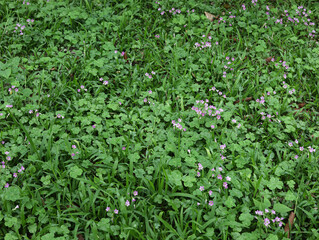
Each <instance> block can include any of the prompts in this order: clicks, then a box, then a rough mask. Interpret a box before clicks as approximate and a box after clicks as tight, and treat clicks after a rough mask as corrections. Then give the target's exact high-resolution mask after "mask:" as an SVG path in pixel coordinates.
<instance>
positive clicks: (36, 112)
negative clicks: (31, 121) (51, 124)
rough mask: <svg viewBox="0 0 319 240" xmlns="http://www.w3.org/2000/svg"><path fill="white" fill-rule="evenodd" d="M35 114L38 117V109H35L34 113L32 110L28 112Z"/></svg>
mask: <svg viewBox="0 0 319 240" xmlns="http://www.w3.org/2000/svg"><path fill="white" fill-rule="evenodd" d="M33 113H35V116H37V117H39V116H40V114H41V113H39V112H38V109H35V110H34V111H33V110H32V109H30V110H29V114H33Z"/></svg>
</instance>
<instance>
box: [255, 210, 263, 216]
mask: <svg viewBox="0 0 319 240" xmlns="http://www.w3.org/2000/svg"><path fill="white" fill-rule="evenodd" d="M255 213H256V214H257V215H260V216H262V215H264V213H263V211H260V210H257V211H256V212H255Z"/></svg>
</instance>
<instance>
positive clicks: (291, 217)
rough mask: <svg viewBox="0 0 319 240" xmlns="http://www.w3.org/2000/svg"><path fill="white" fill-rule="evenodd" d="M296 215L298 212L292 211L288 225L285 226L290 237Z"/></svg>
mask: <svg viewBox="0 0 319 240" xmlns="http://www.w3.org/2000/svg"><path fill="white" fill-rule="evenodd" d="M295 216H296V214H295V213H294V212H291V213H290V215H289V219H288V222H287V223H286V226H285V232H288V238H290V228H292V225H293V224H294V219H295Z"/></svg>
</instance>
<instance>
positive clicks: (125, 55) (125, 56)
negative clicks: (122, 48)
mask: <svg viewBox="0 0 319 240" xmlns="http://www.w3.org/2000/svg"><path fill="white" fill-rule="evenodd" d="M124 59H125V60H127V54H126V52H125V53H124Z"/></svg>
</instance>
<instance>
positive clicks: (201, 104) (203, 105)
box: [192, 99, 224, 128]
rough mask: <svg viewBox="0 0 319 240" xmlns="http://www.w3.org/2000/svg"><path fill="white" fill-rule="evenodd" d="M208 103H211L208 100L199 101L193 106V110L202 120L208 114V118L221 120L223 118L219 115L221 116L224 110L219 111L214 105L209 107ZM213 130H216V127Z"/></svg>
mask: <svg viewBox="0 0 319 240" xmlns="http://www.w3.org/2000/svg"><path fill="white" fill-rule="evenodd" d="M208 102H209V100H208V99H206V100H205V101H204V100H197V101H196V104H197V105H196V106H193V107H192V110H193V111H195V112H196V113H197V114H198V115H199V116H200V118H201V117H204V116H205V115H206V114H208V116H211V117H215V116H216V118H217V119H220V118H221V116H220V115H219V114H221V113H222V112H223V111H224V110H223V109H217V108H216V107H215V106H213V105H208ZM212 109H213V110H215V112H213V110H212ZM212 128H215V126H214V127H212Z"/></svg>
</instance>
